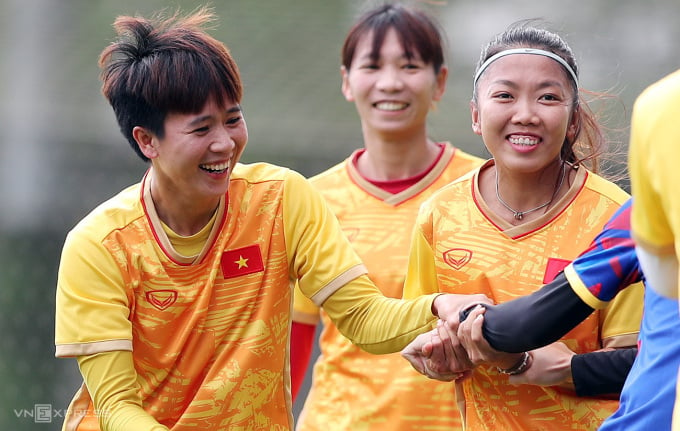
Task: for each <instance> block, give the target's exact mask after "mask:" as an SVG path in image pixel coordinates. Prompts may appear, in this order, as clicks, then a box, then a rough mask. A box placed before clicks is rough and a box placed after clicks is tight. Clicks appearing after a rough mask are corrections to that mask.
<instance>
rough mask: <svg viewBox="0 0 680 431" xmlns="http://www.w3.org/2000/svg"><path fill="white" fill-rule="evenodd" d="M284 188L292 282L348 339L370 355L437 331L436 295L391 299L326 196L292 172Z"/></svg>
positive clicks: (403, 345)
mask: <svg viewBox="0 0 680 431" xmlns="http://www.w3.org/2000/svg"><path fill="white" fill-rule="evenodd" d="M285 187H286V191H285V193H284V210H283V212H284V226H285V232H286V247H287V252H288V256H289V259H290V273H291V278H292V279H293V280H295V279H297V280H298V284H299V287H300V292H301V293H302V294H303V295H305V296H306V297H308V298H310V299H311V300H312V302H314V304H316V305H317V306H323V309H324V310H325V311H326V312H327V313H328V317H329V318H330V319H331V320H332V321H333V323H335V325H336V326H337V328H338V330H339V331H340V332H341V333H342V334H343V335H344V336H345V337H347V338H348V339H349V340H350V341H352V343H354V344H356V345H357V346H359V347H360V348H362V349H364V350H366V351H368V352H370V353H376V354H381V353H393V352H397V351H399V350H401V349H402V348H404V347H405V346H406V344H408V343H409V342H410V341H411V340H412V339H413V338H415V337H416V336H417V335H418V334H420V333H422V332H425V331H427V330H429V329H430V328H432V325H433V323H434V322H435V320H436V319H435V317H434V316H433V315H432V308H431V307H432V302H433V301H434V297H435V296H436V295H429V296H423V297H419V298H417V299H414V300H411V301H403V300H399V299H394V298H386V297H385V296H384V295H382V293H380V291H379V290H378V288H377V287H376V286H375V284H373V282H371V280H370V279H369V278H368V275H367V271H366V268H365V266H364V265H363V264H362V262H361V259H360V258H359V256H358V255H357V253H356V251H354V249H353V248H352V245H351V244H350V242H349V240H348V239H347V238H346V237H345V235H344V234H343V232H342V230H341V228H340V224H339V222H338V220H337V218H336V217H335V216H334V215H333V214H332V213H331V211H330V209H329V208H328V206H327V204H326V202H325V201H324V199H323V198H322V196H321V194H320V193H319V192H318V191H316V190H315V189H314V188H313V187H312V186H311V184H310V183H309V182H308V181H307V180H306V179H305V178H304V177H302V176H301V175H300V174H297V173H295V172H293V171H291V174H290V176H289V178H288V180H287V181H286V186H285ZM389 316H393V317H392V318H389Z"/></svg>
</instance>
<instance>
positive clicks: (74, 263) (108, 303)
mask: <svg viewBox="0 0 680 431" xmlns="http://www.w3.org/2000/svg"><path fill="white" fill-rule="evenodd" d="M129 314H130V298H128V296H127V294H126V292H125V288H124V282H123V277H122V274H121V271H120V270H119V268H118V266H117V265H116V263H115V260H114V258H113V256H112V255H111V254H110V253H109V252H108V250H106V248H105V247H104V246H103V245H102V243H101V241H100V240H98V239H96V238H93V237H92V235H88V234H87V228H86V227H81V228H77V230H74V231H71V232H70V233H69V235H68V236H67V238H66V241H65V244H64V247H63V250H62V255H61V262H60V264H59V274H58V280H57V297H56V316H55V343H56V356H57V357H69V356H81V355H88V354H94V353H100V352H106V351H113V350H130V351H131V350H132V325H131V323H130V320H129V319H128V317H129ZM82 322H88V324H87V325H82Z"/></svg>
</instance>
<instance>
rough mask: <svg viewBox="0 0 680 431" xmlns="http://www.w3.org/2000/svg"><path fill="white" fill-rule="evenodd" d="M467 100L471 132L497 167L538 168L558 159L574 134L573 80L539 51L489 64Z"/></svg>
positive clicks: (503, 58) (524, 170)
mask: <svg viewBox="0 0 680 431" xmlns="http://www.w3.org/2000/svg"><path fill="white" fill-rule="evenodd" d="M476 95H477V96H476V100H474V101H472V102H471V103H470V111H471V115H472V130H473V131H474V132H475V133H476V134H478V135H481V136H482V139H483V140H484V144H485V145H486V147H487V149H488V150H489V152H490V153H491V154H492V156H493V157H494V159H496V163H497V165H498V166H504V167H506V168H507V169H509V170H515V171H518V172H537V171H540V170H542V169H544V168H545V167H546V166H548V165H549V164H550V163H552V162H555V161H556V160H558V159H559V157H560V151H561V148H562V145H563V144H564V142H565V137H566V138H567V139H568V140H569V141H570V142H571V141H572V140H573V138H574V135H575V133H576V130H577V127H576V119H575V115H573V111H574V106H575V103H574V100H575V99H574V98H575V97H576V95H575V94H573V89H572V84H571V81H570V79H569V78H568V76H567V73H566V71H565V70H564V68H563V67H562V66H561V65H560V64H559V63H558V62H556V61H555V60H552V59H550V58H549V57H545V56H541V55H528V54H513V55H508V56H505V57H502V58H500V59H498V60H496V61H495V62H493V63H492V64H491V65H490V66H489V67H488V68H487V70H486V71H485V72H484V73H483V74H482V76H481V78H480V79H479V81H478V83H477V88H476Z"/></svg>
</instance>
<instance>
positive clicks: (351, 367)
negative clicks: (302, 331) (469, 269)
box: [293, 144, 483, 431]
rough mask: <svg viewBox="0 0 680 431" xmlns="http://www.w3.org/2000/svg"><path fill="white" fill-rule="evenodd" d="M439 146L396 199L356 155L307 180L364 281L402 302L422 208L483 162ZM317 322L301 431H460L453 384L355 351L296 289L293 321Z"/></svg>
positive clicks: (395, 357)
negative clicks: (360, 166)
mask: <svg viewBox="0 0 680 431" xmlns="http://www.w3.org/2000/svg"><path fill="white" fill-rule="evenodd" d="M443 145H444V146H443V152H442V156H441V157H440V158H439V160H438V162H437V163H436V164H435V165H434V166H433V168H432V169H431V170H430V171H429V172H428V173H427V174H426V175H425V177H423V178H422V180H420V181H419V182H417V183H416V184H414V185H413V186H411V187H409V188H407V189H406V190H404V191H403V192H400V193H398V194H391V193H388V192H386V191H384V190H382V189H380V188H378V187H376V186H375V185H373V184H371V183H370V182H368V181H367V180H366V179H365V178H363V177H362V176H361V174H360V173H359V172H358V171H357V169H356V167H355V165H354V163H353V162H352V160H353V159H354V157H355V154H356V152H355V154H353V155H352V156H350V157H349V158H348V159H346V160H345V161H344V162H342V163H340V164H338V165H336V166H334V167H332V168H330V169H328V170H327V171H325V172H323V173H321V174H319V175H317V176H315V177H313V178H312V179H311V182H312V184H313V185H314V186H315V187H316V188H317V189H318V190H319V191H320V192H321V194H322V195H323V196H324V198H325V199H326V201H327V202H328V204H329V206H330V207H331V210H332V211H333V212H334V213H335V214H336V216H337V217H338V219H339V220H340V225H341V226H342V229H343V231H344V232H345V233H346V234H347V236H348V237H349V239H350V242H351V243H352V245H353V246H354V249H355V250H356V251H357V252H358V253H359V256H360V257H361V258H362V260H363V262H364V264H365V265H366V267H367V268H368V272H369V277H370V278H371V280H373V281H374V282H375V283H376V285H377V286H378V288H379V289H380V290H381V291H382V292H383V293H384V294H385V295H386V296H390V297H393V298H401V296H402V289H403V285H404V278H405V276H406V264H407V260H408V244H409V240H410V238H411V234H412V232H413V227H414V225H415V220H416V216H417V214H418V208H419V206H420V204H421V203H422V202H423V201H424V200H425V199H426V198H428V197H429V196H430V195H431V194H432V193H433V192H434V191H435V190H437V189H439V188H441V187H442V186H444V185H446V184H448V183H450V182H451V181H453V180H454V179H456V178H458V177H460V176H461V175H463V174H464V173H467V172H469V171H470V170H472V169H474V168H476V167H478V166H479V165H480V164H481V163H482V161H483V160H482V159H480V158H477V157H475V156H472V155H469V154H466V153H464V152H463V151H460V150H458V149H456V148H454V147H453V146H451V145H450V144H443ZM320 318H321V320H322V321H323V332H322V333H321V337H320V340H319V342H320V350H321V355H320V356H319V358H318V360H317V361H316V363H315V365H314V378H313V383H312V386H311V388H310V392H309V394H308V396H307V399H306V401H305V405H304V409H303V411H302V413H301V415H300V418H299V420H298V423H297V428H296V429H297V430H298V431H311V430H324V431H333V430H348V429H352V430H395V431H396V430H455V429H460V426H461V425H460V413H459V411H458V409H457V408H456V405H455V397H454V392H453V390H452V385H451V383H445V382H439V381H436V380H431V379H428V378H426V377H424V376H422V375H421V374H419V373H417V372H416V371H415V370H413V368H412V367H411V366H410V364H409V363H408V362H407V361H405V360H404V359H403V358H402V357H401V356H400V355H399V354H396V353H395V354H391V355H381V356H376V355H371V354H369V353H366V352H364V351H362V350H360V349H358V348H357V347H356V346H355V345H353V344H352V343H351V342H350V341H349V340H347V338H345V337H344V336H343V335H342V334H341V333H340V332H339V331H338V329H337V327H336V326H335V325H334V324H333V323H332V322H331V320H330V319H329V317H328V315H327V314H326V313H325V312H323V310H320V309H319V308H318V307H316V306H315V305H314V304H312V303H311V302H310V301H309V300H308V299H307V297H305V296H304V295H303V294H301V292H300V291H299V289H296V291H295V311H294V314H293V319H294V320H295V321H297V322H302V323H310V324H316V323H317V322H318V321H319V319H320Z"/></svg>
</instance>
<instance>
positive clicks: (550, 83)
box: [490, 79, 564, 88]
mask: <svg viewBox="0 0 680 431" xmlns="http://www.w3.org/2000/svg"><path fill="white" fill-rule="evenodd" d="M490 84H500V85H507V86H508V87H513V88H517V87H519V85H517V84H516V83H515V82H514V81H511V80H509V79H497V80H496V81H492V82H490ZM545 87H564V85H563V84H562V83H561V82H560V81H556V80H547V81H541V82H540V83H538V85H537V88H545Z"/></svg>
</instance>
